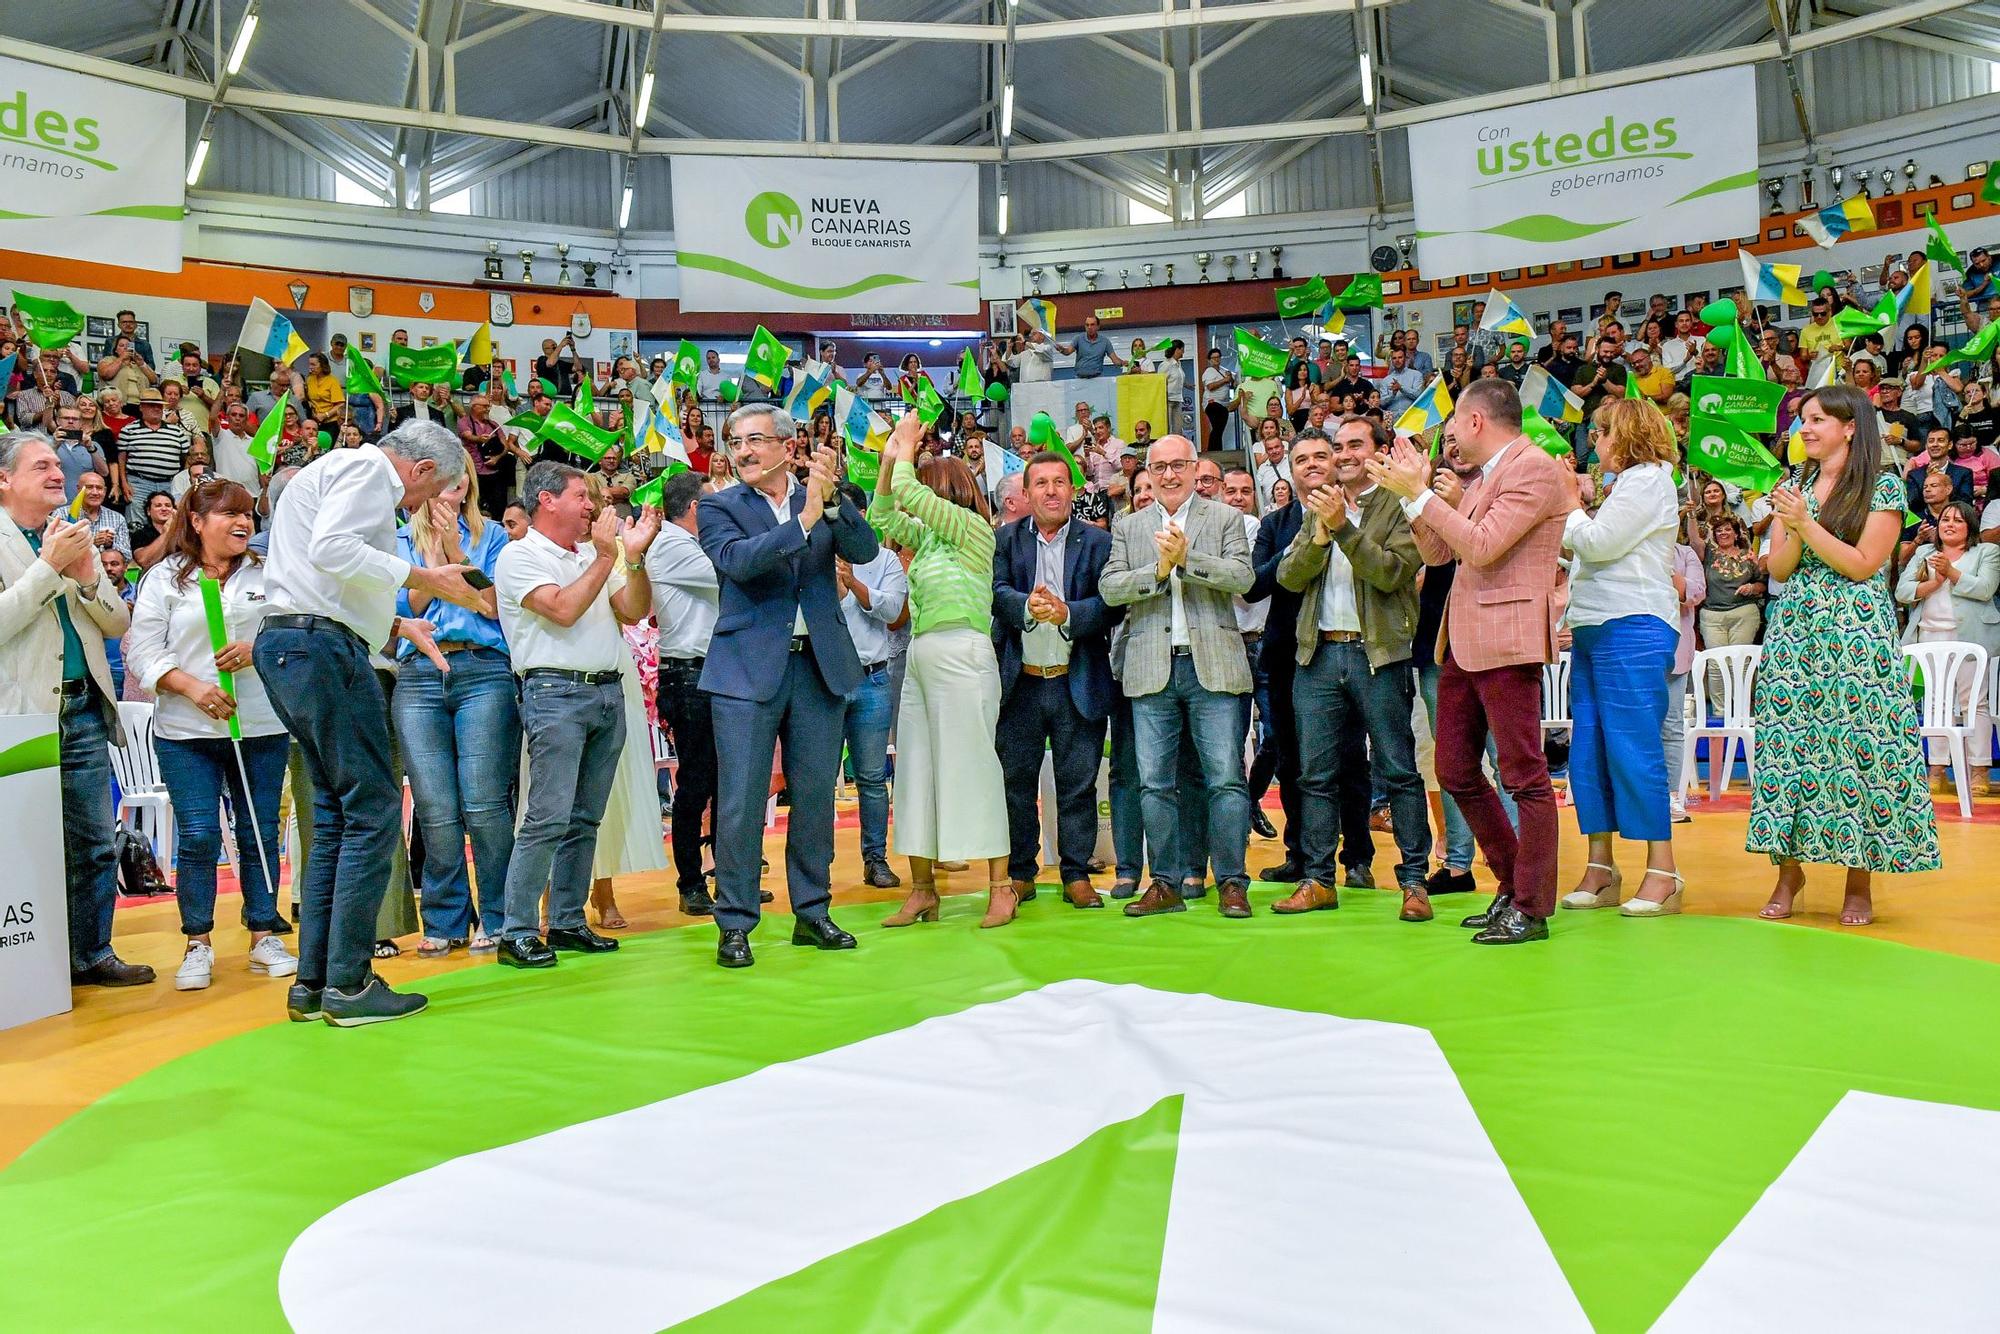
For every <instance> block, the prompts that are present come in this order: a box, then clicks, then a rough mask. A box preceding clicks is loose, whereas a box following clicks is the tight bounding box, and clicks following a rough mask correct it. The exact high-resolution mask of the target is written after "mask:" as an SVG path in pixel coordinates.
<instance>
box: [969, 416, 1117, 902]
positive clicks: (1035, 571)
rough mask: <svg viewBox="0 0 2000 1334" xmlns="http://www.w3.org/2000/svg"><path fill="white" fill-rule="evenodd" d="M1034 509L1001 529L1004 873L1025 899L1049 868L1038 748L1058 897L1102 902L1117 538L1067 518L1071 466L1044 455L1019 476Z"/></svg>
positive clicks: (998, 612) (996, 628)
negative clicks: (1046, 784)
mask: <svg viewBox="0 0 2000 1334" xmlns="http://www.w3.org/2000/svg"><path fill="white" fill-rule="evenodd" d="M1023 480H1024V482H1025V486H1024V488H1023V489H1024V491H1025V492H1026V495H1027V498H1028V503H1029V507H1030V513H1029V516H1028V517H1027V518H1025V519H1021V520H1018V521H1016V522H1014V523H1010V524H1008V525H1007V526H1006V527H1005V528H1002V529H1001V530H1000V535H999V540H998V542H997V544H996V547H995V550H994V553H993V649H994V652H995V654H996V655H997V656H998V657H999V660H1000V722H999V727H998V730H997V738H996V748H997V749H998V750H999V752H1000V767H1001V769H1002V771H1003V772H1004V773H1005V775H1006V780H1007V835H1008V845H1009V846H1008V852H1007V874H1008V876H1009V878H1011V879H1012V880H1013V882H1014V892H1015V894H1016V895H1017V896H1018V897H1020V898H1021V899H1022V900H1027V899H1030V898H1033V897H1034V893H1035V874H1036V872H1037V871H1038V870H1040V869H1041V865H1042V850H1041V844H1042V826H1041V821H1040V819H1039V818H1038V816H1037V813H1036V807H1035V798H1036V795H1037V793H1038V792H1039V789H1040V786H1041V773H1042V751H1043V748H1044V746H1045V745H1046V747H1047V748H1048V750H1049V751H1050V753H1051V754H1052V755H1053V757H1054V765H1055V787H1056V809H1055V811H1054V812H1053V814H1054V816H1055V822H1056V852H1057V859H1058V862H1059V864H1060V867H1061V872H1062V884H1063V897H1064V898H1065V899H1067V900H1068V901H1069V904H1070V906H1071V907H1074V908H1102V907H1103V906H1104V900H1103V899H1101V898H1099V897H1098V894H1097V891H1096V890H1095V889H1093V888H1091V884H1090V857H1091V853H1092V851H1093V850H1094V849H1095V848H1096V846H1097V773H1098V768H1099V765H1100V764H1101V763H1102V761H1103V759H1104V729H1105V725H1106V723H1107V721H1108V720H1109V718H1110V716H1111V705H1112V700H1113V698H1114V697H1115V695H1116V692H1117V690H1118V683H1117V682H1116V681H1114V680H1112V679H1111V658H1110V648H1111V627H1112V626H1113V625H1115V624H1117V622H1118V618H1119V616H1120V615H1122V614H1123V613H1122V610H1121V609H1120V608H1118V607H1110V606H1106V605H1105V602H1104V599H1103V598H1102V597H1100V596H1098V592H1097V579H1098V576H1099V575H1100V574H1101V573H1102V572H1103V570H1104V562H1105V561H1106V560H1107V559H1109V558H1110V555H1111V537H1110V535H1109V534H1108V533H1106V532H1105V531H1104V530H1103V529H1101V528H1099V527H1097V526H1096V525H1094V524H1088V523H1082V522H1079V521H1078V520H1077V519H1075V518H1074V517H1073V516H1072V511H1071V503H1072V501H1073V500H1074V499H1075V496H1076V488H1075V485H1074V483H1073V482H1072V480H1071V477H1070V471H1069V462H1068V460H1066V459H1064V458H1063V457H1062V456H1061V455H1059V454H1053V453H1042V454H1037V455H1036V456H1035V457H1034V458H1033V459H1032V460H1030V461H1029V463H1028V467H1027V470H1026V472H1025V473H1024V474H1023Z"/></svg>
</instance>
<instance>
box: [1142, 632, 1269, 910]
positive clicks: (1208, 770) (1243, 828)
mask: <svg viewBox="0 0 2000 1334" xmlns="http://www.w3.org/2000/svg"><path fill="white" fill-rule="evenodd" d="M1243 726H1244V719H1243V705H1242V701H1241V700H1240V699H1239V698H1238V697H1237V696H1235V695H1230V694H1223V693H1221V692H1219V691H1213V690H1208V689H1205V688H1204V687H1203V686H1202V684H1201V682H1200V680H1199V679H1198V678H1197V677H1196V676H1195V670H1194V658H1193V657H1192V656H1190V655H1188V654H1185V653H1181V654H1176V655H1175V656H1174V659H1173V672H1172V674H1171V675H1170V676H1169V677H1168V678H1167V684H1166V686H1165V688H1163V689H1161V690H1159V691H1157V692H1155V693H1154V694H1151V695H1141V696H1139V697H1138V698H1137V699H1134V700H1133V701H1132V727H1133V737H1134V740H1135V741H1136V743H1137V746H1136V749H1137V751H1138V756H1139V785H1140V810H1141V812H1142V813H1143V816H1144V820H1145V826H1146V842H1147V843H1148V844H1150V845H1151V846H1152V847H1153V848H1155V849H1158V850H1162V851H1166V852H1167V855H1168V856H1171V855H1172V854H1171V851H1170V850H1171V849H1172V848H1173V846H1174V827H1175V825H1176V824H1177V823H1178V821H1179V819H1180V802H1179V800H1178V798H1177V796H1176V785H1177V784H1176V780H1177V775H1178V772H1179V768H1180V751H1181V735H1182V733H1183V732H1192V733H1193V735H1194V744H1195V751H1196V754H1197V756H1198V757H1199V759H1200V761H1201V772H1202V780H1203V782H1204V783H1205V785H1206V786H1207V788H1208V859H1209V864H1210V865H1211V866H1213V867H1214V869H1215V879H1216V883H1217V884H1223V883H1226V882H1228V881H1231V880H1244V879H1246V878H1247V877H1246V876H1245V875H1244V873H1243V853H1244V849H1245V847H1246V845H1247V844H1248V843H1249V841H1250V789H1249V787H1248V786H1247V785H1246V784H1245V782H1244V780H1243ZM1154 860H1155V862H1156V863H1157V862H1158V861H1159V860H1160V857H1159V856H1157V855H1156V856H1155V858H1154ZM1153 873H1154V874H1155V875H1160V874H1162V873H1163V872H1162V871H1161V868H1160V867H1159V866H1158V865H1157V864H1156V865H1155V866H1154V868H1153Z"/></svg>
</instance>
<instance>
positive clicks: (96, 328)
mask: <svg viewBox="0 0 2000 1334" xmlns="http://www.w3.org/2000/svg"><path fill="white" fill-rule="evenodd" d="M117 327H118V321H116V320H114V319H112V318H111V317H110V316H109V315H92V316H90V317H89V318H88V319H86V320H84V322H83V336H84V337H85V338H95V339H97V340H98V341H100V342H106V341H109V340H110V338H111V334H112V332H113V331H114V330H115V329H117ZM90 355H91V357H92V358H93V359H95V357H96V356H97V354H96V353H95V352H93V353H91V354H90Z"/></svg>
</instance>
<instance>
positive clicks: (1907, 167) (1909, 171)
mask: <svg viewBox="0 0 2000 1334" xmlns="http://www.w3.org/2000/svg"><path fill="white" fill-rule="evenodd" d="M1916 188H1917V160H1916V159H1915V158H1904V159H1903V193H1904V194H1908V193H1910V191H1912V190H1914V189H1916Z"/></svg>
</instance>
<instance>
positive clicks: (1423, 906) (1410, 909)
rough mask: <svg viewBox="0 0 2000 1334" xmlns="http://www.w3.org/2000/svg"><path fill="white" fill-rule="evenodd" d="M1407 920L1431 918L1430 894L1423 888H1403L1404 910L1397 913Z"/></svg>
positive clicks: (1426, 919)
mask: <svg viewBox="0 0 2000 1334" xmlns="http://www.w3.org/2000/svg"><path fill="white" fill-rule="evenodd" d="M1396 915H1397V916H1398V917H1400V918H1402V919H1403V920H1404V921H1406V922H1428V921H1430V920H1431V900H1430V895H1428V894H1426V893H1424V891H1423V890H1422V889H1410V888H1407V887H1406V888H1405V889H1404V890H1403V911H1402V912H1400V913H1398V914H1396Z"/></svg>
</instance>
